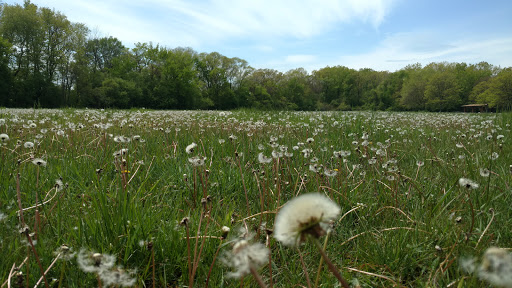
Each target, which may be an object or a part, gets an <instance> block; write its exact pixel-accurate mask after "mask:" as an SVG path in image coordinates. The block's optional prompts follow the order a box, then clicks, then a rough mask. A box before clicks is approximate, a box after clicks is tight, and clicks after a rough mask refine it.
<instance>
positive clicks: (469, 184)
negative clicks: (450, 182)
mask: <svg viewBox="0 0 512 288" xmlns="http://www.w3.org/2000/svg"><path fill="white" fill-rule="evenodd" d="M459 185H460V186H461V187H465V188H467V189H477V188H478V187H479V185H478V183H476V182H475V181H473V180H471V179H468V178H460V179H459Z"/></svg>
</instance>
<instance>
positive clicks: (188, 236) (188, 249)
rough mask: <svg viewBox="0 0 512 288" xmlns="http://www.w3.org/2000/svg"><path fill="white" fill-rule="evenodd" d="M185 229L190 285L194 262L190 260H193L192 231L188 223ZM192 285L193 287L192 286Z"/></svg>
mask: <svg viewBox="0 0 512 288" xmlns="http://www.w3.org/2000/svg"><path fill="white" fill-rule="evenodd" d="M185 231H186V233H187V259H188V279H189V286H190V281H191V278H192V263H191V261H190V260H192V259H191V258H190V232H189V229H188V224H185ZM190 287H192V286H190Z"/></svg>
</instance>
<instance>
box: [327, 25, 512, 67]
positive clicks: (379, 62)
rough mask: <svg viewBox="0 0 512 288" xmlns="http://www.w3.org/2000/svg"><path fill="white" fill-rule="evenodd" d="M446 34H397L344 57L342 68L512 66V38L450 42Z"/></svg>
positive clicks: (468, 39)
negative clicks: (439, 64)
mask: <svg viewBox="0 0 512 288" xmlns="http://www.w3.org/2000/svg"><path fill="white" fill-rule="evenodd" d="M444 37H446V35H445V34H443V33H433V32H432V31H417V32H408V33H396V34H393V35H389V36H388V37H386V38H385V39H384V40H383V41H381V42H380V43H379V44H378V45H377V46H376V48H374V49H371V50H370V51H368V52H365V53H360V54H355V55H343V56H340V57H339V58H338V59H337V60H336V61H334V62H336V63H337V64H339V65H344V66H347V67H351V68H355V69H360V68H367V67H368V68H373V69H375V70H389V71H395V70H398V69H401V68H404V67H405V66H406V65H408V64H414V63H420V64H422V65H427V64H429V63H431V62H442V61H447V62H466V63H476V62H480V61H487V62H489V63H491V64H495V65H496V63H498V64H501V65H512V37H492V38H491V37H485V36H475V37H471V38H467V37H461V38H453V39H447V38H444Z"/></svg>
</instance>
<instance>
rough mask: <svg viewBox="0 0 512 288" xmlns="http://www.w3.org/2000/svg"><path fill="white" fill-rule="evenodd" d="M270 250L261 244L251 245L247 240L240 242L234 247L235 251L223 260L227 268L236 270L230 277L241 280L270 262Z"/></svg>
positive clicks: (228, 253)
mask: <svg viewBox="0 0 512 288" xmlns="http://www.w3.org/2000/svg"><path fill="white" fill-rule="evenodd" d="M268 254H269V250H268V248H267V247H265V245H263V244H261V243H254V244H250V243H249V242H248V241H247V240H240V241H238V242H236V243H235V245H233V249H232V250H231V251H229V252H227V253H225V254H224V256H223V257H222V258H221V261H222V263H224V264H225V265H226V266H229V267H231V268H234V269H236V270H235V271H234V272H230V273H228V275H227V276H228V277H232V278H241V277H243V276H245V275H247V274H249V273H255V272H253V271H256V269H259V268H260V267H261V266H263V265H265V264H266V263H267V262H268Z"/></svg>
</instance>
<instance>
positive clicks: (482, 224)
mask: <svg viewBox="0 0 512 288" xmlns="http://www.w3.org/2000/svg"><path fill="white" fill-rule="evenodd" d="M510 125H512V115H511V114H460V113H456V114H437V113H432V114H429V113H392V112H389V113H388V112H255V111H235V112H218V111H215V112H214V111H209V112H205V111H147V110H133V111H119V110H71V109H70V110H11V109H1V110H0V158H1V162H0V251H1V253H2V255H1V256H0V281H1V282H0V284H1V285H2V287H8V285H10V287H34V285H36V282H38V281H40V282H39V283H40V284H39V287H44V286H45V285H47V286H48V287H107V286H108V287H125V286H130V287H131V286H133V287H190V286H191V285H192V286H194V287H206V286H208V287H258V285H260V286H261V285H262V284H264V285H266V286H268V287H271V286H274V287H308V285H311V287H336V286H337V285H340V284H339V281H338V280H337V278H336V277H335V276H334V274H333V273H331V270H330V269H329V267H328V265H326V264H325V262H323V260H322V262H323V264H322V267H320V269H319V264H320V262H321V261H320V259H323V258H322V256H321V253H320V251H319V249H317V248H318V247H316V246H315V244H314V243H316V242H314V241H304V243H302V244H301V245H298V246H296V247H289V246H285V245H282V243H280V242H279V241H277V240H276V238H274V237H273V235H274V234H273V232H274V231H273V229H274V220H275V217H276V213H277V212H279V211H280V208H281V207H282V206H283V205H284V204H285V203H287V202H288V201H289V200H291V199H293V198H294V197H296V196H299V195H302V194H307V193H312V192H320V193H321V194H323V195H325V196H326V197H328V198H329V199H331V200H332V201H333V202H334V203H336V204H337V206H339V208H340V211H339V212H340V213H338V214H336V215H335V218H333V219H332V221H330V223H328V224H329V226H330V229H329V231H328V232H329V233H328V235H324V236H321V237H320V238H319V239H318V240H319V241H320V242H321V243H322V245H324V244H325V246H324V247H325V254H326V256H328V258H329V259H330V260H331V261H332V263H333V265H334V266H335V267H336V268H337V269H338V270H339V271H340V272H341V275H342V277H343V278H344V279H346V280H347V281H348V282H349V283H350V285H351V287H486V286H487V285H491V284H489V283H495V284H496V283H497V284H504V283H505V284H506V282H497V281H500V280H503V281H506V280H507V279H509V280H510V278H512V263H510V262H511V261H510V260H511V259H512V256H511V254H510V252H508V250H496V249H494V250H490V251H491V252H489V250H488V252H489V253H488V254H486V257H484V259H482V257H483V255H484V253H485V251H486V250H487V249H488V248H490V247H500V248H506V249H509V248H511V247H512V208H511V203H512V190H511V185H512V183H511V182H512V181H511V180H512V145H511V144H510V141H511V140H510V138H511V136H512V135H511V132H510V131H511V127H510ZM192 143H195V144H196V145H193V144H192ZM20 210H22V213H20ZM309 212H311V211H303V213H309ZM301 213H302V212H300V211H299V214H301ZM321 215H326V214H321ZM320 218H322V217H320ZM301 224H303V223H301ZM224 226H225V227H224ZM226 227H227V228H230V229H229V232H228V231H227V229H226ZM322 227H324V228H325V226H322ZM310 234H311V233H310ZM224 236H225V237H224ZM316 236H319V235H316ZM306 238H307V239H313V238H314V237H313V236H312V235H307V237H306ZM315 239H316V238H315ZM241 241H244V242H243V243H244V245H252V246H248V247H251V249H252V248H254V250H258V249H259V250H258V251H260V252H261V253H262V254H260V255H264V258H263V259H256V256H251V255H249V254H248V255H249V256H247V255H245V254H243V255H245V256H247V257H245V256H241V255H242V254H241V253H239V252H240V250H239V249H238V248H239V246H241V245H239V244H240V243H241ZM245 241H246V242H245ZM233 247H235V249H233ZM242 248H243V247H242ZM493 251H494V252H495V253H494V254H497V255H498V256H496V257H497V258H496V257H495V258H492V257H494V256H493V255H494V254H492V252H493ZM496 251H497V252H496ZM243 253H245V252H243ZM258 257H259V256H258ZM496 259H497V260H496ZM237 261H238V262H237ZM240 261H241V262H244V261H246V262H250V263H241V262H240ZM500 261H501V262H500ZM496 263H498V264H499V265H498V264H496ZM480 264H483V265H480ZM244 265H246V266H245V268H247V269H248V270H247V271H249V270H250V272H251V273H248V272H247V271H242V270H240V269H242V268H240V267H242V266H244ZM247 265H248V266H247ZM507 265H508V266H507ZM19 266H21V267H19ZM233 266H236V267H233ZM249 268H251V269H249ZM42 271H46V273H45V277H41V276H42V275H43V273H42ZM252 272H256V273H252ZM500 273H501V274H500ZM10 275H11V276H10ZM254 275H260V276H261V281H260V282H258V281H257V280H256V278H255V276H254ZM493 277H494V278H493ZM496 277H497V278H496ZM500 277H502V278H500ZM507 277H508V278H507ZM40 278H41V279H40ZM496 279H498V280H496ZM8 282H10V284H8ZM45 282H46V284H45ZM508 284H509V285H510V282H509V283H508Z"/></svg>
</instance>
